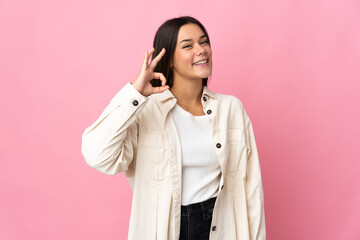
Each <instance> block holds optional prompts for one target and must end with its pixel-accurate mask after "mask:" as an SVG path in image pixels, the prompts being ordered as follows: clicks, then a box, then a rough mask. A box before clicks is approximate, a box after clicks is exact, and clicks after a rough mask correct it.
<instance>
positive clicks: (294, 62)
mask: <svg viewBox="0 0 360 240" xmlns="http://www.w3.org/2000/svg"><path fill="white" fill-rule="evenodd" d="M181 15H191V16H193V17H195V18H198V19H199V20H200V21H201V22H202V23H203V24H204V25H205V27H206V28H207V29H208V32H209V34H210V38H211V41H212V49H213V62H214V65H213V75H212V78H211V83H210V85H209V87H210V89H212V90H213V91H215V92H219V93H225V94H233V95H235V96H237V97H238V98H239V99H241V100H242V102H243V103H244V106H245V108H246V110H247V112H248V114H249V116H250V118H251V120H252V122H253V126H254V131H255V135H256V140H257V145H258V149H259V155H260V163H261V170H262V177H263V184H264V195H265V213H266V227H267V236H268V239H270V240H283V239H284V240H285V239H286V240H287V239H292V240H304V239H327V240H329V239H330V240H335V239H336V240H338V239H360V219H359V217H360V207H359V203H360V188H359V185H358V184H359V181H360V177H359V176H360V163H359V153H360V151H359V149H360V146H359V140H358V138H359V136H360V127H359V123H360V111H359V110H360V106H359V103H360V97H359V94H358V91H359V87H360V84H359V80H360V70H359V66H360V31H359V23H360V2H359V1H356V0H353V1H350V0H346V1H345V0H342V1H340V0H339V1H335V0H326V1H325V0H323V1H313V0H312V1H308V0H305V1H295V0H275V1H260V0H257V1H255V0H253V1H230V0H224V1H220V2H219V1H210V2H209V1H176V2H175V1H172V2H169V1H151V3H150V2H149V1H142V2H138V1H135V3H130V2H129V1H126V4H125V3H124V2H121V1H115V0H101V1H100V0H97V1H88V0H86V1H85V0H82V1H74V0H72V1H45V0H43V1H40V0H36V1H21V0H3V1H0V79H1V88H0V105H1V124H0V132H1V144H0V159H1V167H0V203H1V204H0V239H16V240H17V239H34V240H35V239H36V240H41V239H53V240H57V239H88V240H91V239H125V238H126V237H127V230H128V220H129V216H130V207H131V196H132V193H131V189H130V187H129V185H128V183H127V180H126V178H125V176H124V175H123V174H119V175H116V176H107V175H105V174H102V173H100V172H98V171H96V170H94V169H92V168H90V167H89V166H87V165H86V163H85V160H84V159H83V157H82V155H81V152H80V147H81V135H82V133H83V131H84V130H85V128H86V127H88V126H89V125H90V124H91V123H92V122H94V121H95V120H96V119H97V117H98V116H99V115H100V113H101V112H102V110H103V109H104V108H105V106H106V105H107V104H108V103H109V101H110V99H111V98H112V97H113V96H114V95H115V93H116V92H118V90H120V88H121V87H122V86H123V85H124V84H126V83H127V82H128V81H133V80H134V79H135V77H136V76H137V74H138V72H139V70H140V66H141V62H142V58H143V55H144V51H145V50H149V49H150V48H151V47H152V41H153V37H154V34H155V32H156V30H157V28H158V27H159V26H160V24H161V23H163V22H164V21H165V20H167V19H169V18H173V17H178V16H181Z"/></svg>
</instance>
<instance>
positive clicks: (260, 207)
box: [243, 109, 266, 240]
mask: <svg viewBox="0 0 360 240" xmlns="http://www.w3.org/2000/svg"><path fill="white" fill-rule="evenodd" d="M243 111H244V118H245V129H246V142H247V145H248V158H247V164H246V182H245V188H246V199H247V211H248V218H249V219H248V221H249V231H250V239H251V240H265V239H266V228H265V211H264V193H263V186H262V180H261V171H260V163H259V156H258V151H257V147H256V142H255V135H254V130H253V127H252V123H251V121H250V118H249V116H248V115H247V113H246V111H245V109H243Z"/></svg>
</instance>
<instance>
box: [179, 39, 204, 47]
mask: <svg viewBox="0 0 360 240" xmlns="http://www.w3.org/2000/svg"><path fill="white" fill-rule="evenodd" d="M203 43H204V44H206V43H209V41H207V40H205V41H202V42H201V44H203ZM190 46H191V45H185V46H183V48H187V47H190Z"/></svg>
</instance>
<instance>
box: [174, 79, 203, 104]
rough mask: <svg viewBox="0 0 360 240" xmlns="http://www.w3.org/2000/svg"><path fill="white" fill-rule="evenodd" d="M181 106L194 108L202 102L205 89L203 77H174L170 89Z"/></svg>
mask: <svg viewBox="0 0 360 240" xmlns="http://www.w3.org/2000/svg"><path fill="white" fill-rule="evenodd" d="M170 91H171V93H172V94H173V95H174V96H175V98H176V100H177V103H178V104H179V105H180V106H183V107H187V108H192V107H194V106H195V105H198V104H201V95H202V91H203V86H202V79H200V80H181V81H179V80H178V79H174V82H173V86H172V87H171V89H170Z"/></svg>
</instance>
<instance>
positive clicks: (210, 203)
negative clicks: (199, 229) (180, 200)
mask: <svg viewBox="0 0 360 240" xmlns="http://www.w3.org/2000/svg"><path fill="white" fill-rule="evenodd" d="M216 198H217V197H213V198H210V199H208V200H205V201H203V202H197V203H192V204H189V205H181V211H182V212H184V213H191V212H193V211H196V210H198V209H199V210H200V211H201V210H202V211H204V210H205V209H209V208H213V207H214V205H215V201H216Z"/></svg>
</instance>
